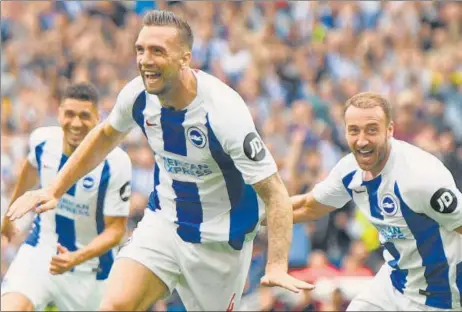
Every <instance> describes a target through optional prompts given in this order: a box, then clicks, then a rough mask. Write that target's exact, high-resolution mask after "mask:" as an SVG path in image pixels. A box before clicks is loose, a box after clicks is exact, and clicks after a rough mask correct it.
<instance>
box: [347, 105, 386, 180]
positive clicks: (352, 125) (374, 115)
mask: <svg viewBox="0 0 462 312" xmlns="http://www.w3.org/2000/svg"><path fill="white" fill-rule="evenodd" d="M345 126H346V139H347V142H348V146H349V147H350V150H351V152H352V153H353V154H354V156H355V158H356V161H357V162H358V165H359V167H360V168H361V169H362V170H364V171H371V172H372V173H373V174H378V173H379V172H380V171H381V170H382V168H383V167H384V165H385V162H386V157H387V155H388V151H389V140H390V139H391V137H392V135H393V122H390V123H389V124H388V123H387V120H386V116H385V113H384V111H383V110H382V108H381V107H379V106H375V107H373V108H358V107H354V106H350V107H349V108H348V109H347V111H346V112H345Z"/></svg>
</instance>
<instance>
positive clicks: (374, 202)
mask: <svg viewBox="0 0 462 312" xmlns="http://www.w3.org/2000/svg"><path fill="white" fill-rule="evenodd" d="M380 183H382V176H378V177H377V178H375V179H373V180H370V181H363V183H362V185H364V186H365V187H366V188H367V194H368V195H369V206H370V209H371V216H372V217H374V218H376V219H379V220H383V215H382V212H381V210H380V207H379V196H378V194H377V193H378V191H379V187H380Z"/></svg>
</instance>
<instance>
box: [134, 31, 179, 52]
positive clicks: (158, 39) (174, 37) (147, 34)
mask: <svg viewBox="0 0 462 312" xmlns="http://www.w3.org/2000/svg"><path fill="white" fill-rule="evenodd" d="M178 40H179V38H178V30H177V29H176V28H175V27H173V26H143V28H141V31H140V33H139V34H138V38H137V39H136V42H135V45H136V46H142V47H147V46H163V47H166V46H168V45H172V44H176V43H177V41H178Z"/></svg>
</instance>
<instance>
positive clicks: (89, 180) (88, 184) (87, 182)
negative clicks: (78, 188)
mask: <svg viewBox="0 0 462 312" xmlns="http://www.w3.org/2000/svg"><path fill="white" fill-rule="evenodd" d="M82 186H83V189H84V190H86V191H91V190H92V189H93V188H94V187H95V178H93V177H92V176H86V177H84V178H83V179H82Z"/></svg>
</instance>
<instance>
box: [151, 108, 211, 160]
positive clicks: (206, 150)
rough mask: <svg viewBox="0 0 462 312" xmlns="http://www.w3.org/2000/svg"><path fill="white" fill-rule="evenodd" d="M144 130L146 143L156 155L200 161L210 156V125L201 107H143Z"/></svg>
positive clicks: (172, 158)
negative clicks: (146, 108)
mask: <svg viewBox="0 0 462 312" xmlns="http://www.w3.org/2000/svg"><path fill="white" fill-rule="evenodd" d="M144 118H145V127H144V131H145V133H146V137H147V139H148V142H149V145H150V146H151V148H152V150H153V151H154V152H155V154H156V155H159V156H161V157H163V158H166V162H167V163H168V164H171V165H172V164H173V163H174V160H178V161H185V160H186V159H187V160H188V161H190V162H192V163H196V164H203V163H208V162H209V161H210V160H211V158H213V157H212V153H211V150H210V136H213V134H211V132H212V131H211V128H210V125H209V123H208V120H207V115H206V113H205V112H204V111H203V110H201V109H194V110H191V111H182V112H176V111H169V110H165V109H164V110H162V111H159V110H157V111H152V112H149V110H148V111H146V113H145V115H144Z"/></svg>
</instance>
